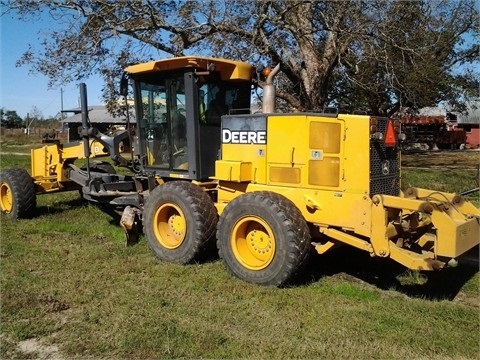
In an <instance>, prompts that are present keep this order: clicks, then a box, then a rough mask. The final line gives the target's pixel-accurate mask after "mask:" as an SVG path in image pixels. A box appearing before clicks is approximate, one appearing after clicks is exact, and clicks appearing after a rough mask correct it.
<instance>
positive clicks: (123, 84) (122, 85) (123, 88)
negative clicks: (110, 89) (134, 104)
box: [120, 72, 128, 96]
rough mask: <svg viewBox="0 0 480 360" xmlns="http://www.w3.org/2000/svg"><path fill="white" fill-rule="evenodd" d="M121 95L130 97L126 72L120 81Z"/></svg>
mask: <svg viewBox="0 0 480 360" xmlns="http://www.w3.org/2000/svg"><path fill="white" fill-rule="evenodd" d="M120 95H122V96H127V95H128V74H127V73H125V72H124V73H123V74H122V78H121V79H120Z"/></svg>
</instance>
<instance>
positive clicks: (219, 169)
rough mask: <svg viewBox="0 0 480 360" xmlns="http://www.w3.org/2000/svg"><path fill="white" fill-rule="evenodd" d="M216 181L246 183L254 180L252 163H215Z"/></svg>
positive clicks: (223, 161)
mask: <svg viewBox="0 0 480 360" xmlns="http://www.w3.org/2000/svg"><path fill="white" fill-rule="evenodd" d="M215 179H217V180H225V181H234V182H245V181H251V180H252V163H250V162H249V163H246V162H239V161H227V160H217V161H215Z"/></svg>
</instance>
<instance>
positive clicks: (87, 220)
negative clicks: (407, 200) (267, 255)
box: [0, 155, 480, 359]
mask: <svg viewBox="0 0 480 360" xmlns="http://www.w3.org/2000/svg"><path fill="white" fill-rule="evenodd" d="M0 165H1V168H4V167H10V166H12V165H17V166H21V167H25V168H27V169H29V167H30V165H29V159H28V157H27V156H11V155H8V156H1V157H0ZM439 171H441V170H440V169H439V170H437V169H429V170H422V172H421V173H418V172H417V171H416V170H415V169H409V170H406V171H405V172H404V174H403V175H404V182H405V181H406V182H408V186H421V187H427V188H431V186H432V185H434V186H437V185H436V184H437V183H438V186H444V187H445V188H446V189H453V190H455V189H457V190H455V191H461V190H463V188H464V184H463V183H462V181H463V180H460V178H462V179H463V178H464V179H465V182H466V183H468V178H469V176H470V173H468V172H465V171H464V170H463V169H460V170H459V171H458V172H456V174H457V175H456V176H453V177H450V176H443V175H446V174H444V173H441V172H439ZM427 175H428V176H427ZM447 175H448V174H447ZM430 176H431V177H430ZM422 184H423V185H422ZM425 184H426V185H425ZM437 190H441V189H437ZM37 199H38V211H37V216H36V217H35V218H33V219H31V220H21V221H10V220H9V219H6V218H5V217H3V216H2V217H1V218H0V239H1V242H0V266H1V272H0V294H1V313H0V324H1V327H0V333H1V337H0V358H2V359H24V358H42V349H41V348H40V349H38V351H37V353H36V354H34V353H31V354H25V353H23V352H21V351H20V350H19V349H18V348H17V345H18V344H19V343H21V342H22V341H25V340H28V339H37V340H38V341H39V342H40V343H42V344H44V345H45V346H46V345H56V346H58V348H59V353H60V356H61V357H62V358H65V359H75V358H77V359H85V358H89V359H160V358H254V359H286V358H291V359H306V358H328V359H345V358H358V359H386V358H388V359H410V358H428V359H445V358H455V359H457V358H462V359H476V358H477V357H478V353H479V350H480V348H479V335H478V328H479V325H480V322H479V316H478V314H479V310H480V305H479V304H480V297H479V279H480V277H479V274H478V269H477V268H472V267H468V266H459V267H457V268H454V269H449V270H446V271H442V272H438V273H417V272H410V271H406V270H405V269H404V268H402V267H400V266H398V265H396V264H393V263H392V262H389V261H387V260H380V259H372V258H370V257H369V255H368V254H367V253H365V252H361V251H359V250H355V249H349V248H342V249H338V250H333V251H331V252H329V253H327V254H325V255H323V256H315V257H314V258H313V259H312V261H311V263H310V264H309V267H308V269H307V274H306V276H305V279H304V281H303V282H302V283H301V284H299V285H298V286H296V287H291V288H286V289H277V288H272V287H261V286H255V285H252V284H248V283H245V282H242V281H240V280H238V279H235V278H232V277H230V276H229V275H228V274H227V272H226V271H225V270H224V268H223V265H222V263H221V262H220V261H219V260H215V259H214V260H212V261H210V262H207V263H202V264H195V265H189V266H181V265H175V264H168V263H162V262H158V261H156V260H155V258H154V257H153V255H152V254H151V253H150V251H149V249H148V247H147V245H146V243H145V241H144V240H143V239H142V241H141V242H140V243H139V244H137V245H135V246H133V247H128V248H126V247H125V246H124V235H123V231H122V229H121V228H120V227H119V226H118V222H119V218H118V214H116V213H108V214H107V213H105V212H103V211H101V209H100V208H99V207H97V206H94V205H89V204H85V203H83V202H82V201H80V199H79V196H78V194H77V193H76V192H71V193H63V194H52V195H46V196H39V197H38V198H37ZM43 357H44V356H43Z"/></svg>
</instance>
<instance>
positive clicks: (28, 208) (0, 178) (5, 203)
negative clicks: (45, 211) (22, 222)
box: [0, 168, 37, 219]
mask: <svg viewBox="0 0 480 360" xmlns="http://www.w3.org/2000/svg"><path fill="white" fill-rule="evenodd" d="M36 207H37V196H36V190H35V184H34V183H33V180H32V177H31V176H30V175H29V174H28V172H27V171H26V170H25V169H20V168H14V169H6V170H2V171H0V208H1V210H2V213H4V214H6V216H7V217H9V218H11V219H25V218H30V217H32V216H33V214H34V212H35V209H36Z"/></svg>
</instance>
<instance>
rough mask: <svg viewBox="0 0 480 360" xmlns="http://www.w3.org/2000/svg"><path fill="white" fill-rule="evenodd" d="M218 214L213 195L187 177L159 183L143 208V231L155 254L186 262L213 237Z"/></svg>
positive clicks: (204, 247) (194, 258)
mask: <svg viewBox="0 0 480 360" xmlns="http://www.w3.org/2000/svg"><path fill="white" fill-rule="evenodd" d="M217 220H218V215H217V211H216V209H215V207H214V205H213V201H212V199H211V198H210V197H209V196H208V195H207V193H205V192H204V191H203V190H202V189H201V188H200V187H198V186H196V185H194V184H192V183H190V182H187V181H173V182H169V183H166V184H163V185H159V186H157V187H156V188H155V189H154V190H153V191H152V192H151V193H150V195H149V196H148V198H147V200H146V203H145V209H144V211H143V227H144V234H145V238H146V240H147V243H148V246H149V247H150V249H151V250H152V252H153V253H154V254H155V256H156V257H157V258H158V259H160V260H164V261H170V262H175V263H180V264H187V263H191V262H194V261H195V260H197V259H198V258H199V257H200V256H201V255H203V254H202V250H206V248H207V246H208V244H209V243H210V242H211V241H214V237H215V229H216V226H217Z"/></svg>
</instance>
